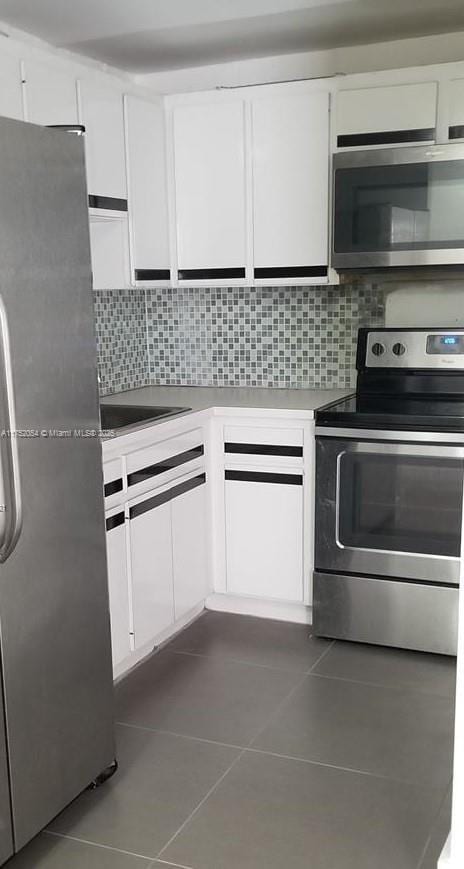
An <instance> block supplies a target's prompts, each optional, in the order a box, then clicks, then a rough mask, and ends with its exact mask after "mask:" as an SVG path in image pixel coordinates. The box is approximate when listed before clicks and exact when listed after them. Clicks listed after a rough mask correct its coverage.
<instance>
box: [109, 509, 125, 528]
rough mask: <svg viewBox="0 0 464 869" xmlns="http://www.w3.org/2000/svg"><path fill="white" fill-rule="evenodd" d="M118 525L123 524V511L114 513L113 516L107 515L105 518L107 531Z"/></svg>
mask: <svg viewBox="0 0 464 869" xmlns="http://www.w3.org/2000/svg"><path fill="white" fill-rule="evenodd" d="M119 525H124V513H115V515H114V516H109V517H108V519H107V520H106V530H107V531H112V530H113V528H118V527H119Z"/></svg>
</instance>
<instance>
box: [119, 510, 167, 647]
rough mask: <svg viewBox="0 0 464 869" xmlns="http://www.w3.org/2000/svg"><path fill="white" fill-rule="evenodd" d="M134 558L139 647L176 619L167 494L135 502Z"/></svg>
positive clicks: (132, 519)
mask: <svg viewBox="0 0 464 869" xmlns="http://www.w3.org/2000/svg"><path fill="white" fill-rule="evenodd" d="M129 515H130V558H131V581H132V611H133V623H134V640H135V648H136V649H140V648H141V647H142V646H144V645H146V644H147V643H149V642H150V640H152V639H153V638H154V637H156V635H157V634H159V633H161V631H163V630H165V629H166V628H167V627H169V625H171V624H172V623H173V621H174V600H173V571H172V534H171V505H170V503H169V502H168V503H166V501H165V500H163V495H153V496H152V497H151V498H148V499H147V500H144V501H142V502H141V503H137V504H135V505H131V507H130V511H129Z"/></svg>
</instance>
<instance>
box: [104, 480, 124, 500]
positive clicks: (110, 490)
mask: <svg viewBox="0 0 464 869" xmlns="http://www.w3.org/2000/svg"><path fill="white" fill-rule="evenodd" d="M104 491H105V498H109V496H110V495H115V494H116V492H122V478H121V477H119V478H118V479H117V480H111V481H110V482H109V483H105V487H104Z"/></svg>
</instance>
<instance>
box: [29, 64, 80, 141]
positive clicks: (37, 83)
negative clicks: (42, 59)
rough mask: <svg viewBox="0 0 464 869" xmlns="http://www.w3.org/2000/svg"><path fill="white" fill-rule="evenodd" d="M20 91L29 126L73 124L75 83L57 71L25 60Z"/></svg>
mask: <svg viewBox="0 0 464 869" xmlns="http://www.w3.org/2000/svg"><path fill="white" fill-rule="evenodd" d="M23 70H24V90H25V96H26V113H27V120H28V121H31V123H33V124H44V125H48V124H70V125H71V124H77V123H78V113H77V92H76V80H75V79H74V78H73V77H72V76H71V75H68V74H66V73H64V72H62V71H61V70H59V69H55V68H54V67H50V66H47V65H45V64H42V63H37V62H36V61H29V60H28V61H26V62H25V63H24V66H23Z"/></svg>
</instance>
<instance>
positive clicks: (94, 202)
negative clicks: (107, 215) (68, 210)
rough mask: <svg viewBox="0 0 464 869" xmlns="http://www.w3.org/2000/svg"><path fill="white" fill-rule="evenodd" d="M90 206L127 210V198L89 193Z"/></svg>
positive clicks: (110, 209)
mask: <svg viewBox="0 0 464 869" xmlns="http://www.w3.org/2000/svg"><path fill="white" fill-rule="evenodd" d="M89 208H106V209H107V210H109V211H127V199H118V198H117V197H116V196H94V195H93V194H91V193H89Z"/></svg>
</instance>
